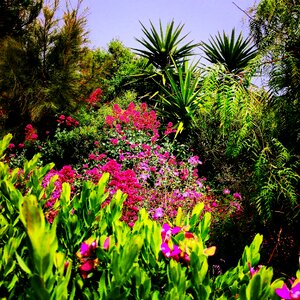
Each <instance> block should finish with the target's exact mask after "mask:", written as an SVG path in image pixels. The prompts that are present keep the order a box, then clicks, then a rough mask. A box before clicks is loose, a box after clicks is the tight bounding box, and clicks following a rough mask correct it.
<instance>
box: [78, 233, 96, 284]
mask: <svg viewBox="0 0 300 300" xmlns="http://www.w3.org/2000/svg"><path fill="white" fill-rule="evenodd" d="M97 247H98V241H97V239H94V238H93V237H91V238H89V239H88V240H86V241H85V242H83V243H82V244H81V246H80V250H79V251H78V252H77V253H76V256H77V257H78V259H79V261H80V267H79V272H80V274H81V276H82V278H83V279H86V278H87V277H88V275H89V274H90V273H91V272H92V271H93V270H94V269H95V268H96V267H97V266H98V264H99V260H98V258H97V257H96V249H97Z"/></svg>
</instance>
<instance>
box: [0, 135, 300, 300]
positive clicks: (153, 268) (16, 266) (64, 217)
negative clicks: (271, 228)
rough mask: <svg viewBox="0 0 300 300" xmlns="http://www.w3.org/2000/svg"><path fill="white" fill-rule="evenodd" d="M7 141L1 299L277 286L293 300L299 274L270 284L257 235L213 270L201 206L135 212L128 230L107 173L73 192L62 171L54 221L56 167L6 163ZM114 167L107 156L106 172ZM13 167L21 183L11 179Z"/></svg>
mask: <svg viewBox="0 0 300 300" xmlns="http://www.w3.org/2000/svg"><path fill="white" fill-rule="evenodd" d="M9 142H10V136H7V137H5V138H4V140H3V141H2V142H1V143H0V157H1V158H2V159H1V161H0V200H1V203H0V204H1V219H0V220H1V231H0V244H1V248H0V249H1V251H0V254H1V255H0V287H1V296H2V297H4V298H38V297H41V295H44V296H43V298H54V299H82V298H88V299H93V298H97V299H117V298H121V299H151V298H150V297H152V298H153V295H155V297H157V298H162V299H176V298H179V299H235V298H238V299H242V300H249V299H277V298H276V297H277V296H276V293H277V294H278V295H279V296H280V297H283V298H284V299H297V297H298V287H299V284H298V280H299V279H297V280H296V281H295V282H294V283H293V284H292V286H291V288H288V287H287V286H286V285H284V283H283V281H282V280H275V281H272V277H273V270H272V268H267V267H265V266H258V264H259V260H260V253H259V250H260V246H261V243H262V236H261V235H259V234H258V235H256V237H255V238H254V240H253V242H252V243H251V244H250V245H249V246H246V247H245V249H244V252H243V255H242V258H241V259H240V261H239V262H238V265H237V266H236V267H235V268H232V269H230V270H228V271H227V272H225V273H223V274H219V275H217V276H216V275H214V274H213V272H212V266H211V265H210V263H209V260H208V256H210V255H213V254H214V252H215V251H216V248H215V247H208V245H207V244H208V243H209V228H210V222H211V214H210V213H209V212H206V213H204V212H203V209H204V203H199V204H197V205H195V207H194V208H193V210H192V211H191V213H190V216H189V217H185V216H184V215H183V214H182V211H181V210H180V209H179V211H178V214H177V216H176V219H175V220H174V222H172V223H164V224H163V225H161V224H160V223H158V222H156V221H153V220H151V218H149V215H148V214H147V212H146V210H145V209H141V210H140V211H139V214H138V219H137V220H136V222H135V224H134V225H133V226H132V227H130V226H128V224H127V223H126V222H124V221H122V220H121V217H122V206H123V203H124V201H125V199H126V197H125V196H124V195H123V194H122V193H121V192H120V191H117V192H116V193H115V194H114V196H113V197H112V198H111V199H110V201H109V203H106V201H107V199H108V198H109V192H107V191H108V189H109V187H108V184H109V175H108V173H103V174H102V176H101V179H100V181H99V182H98V183H97V185H95V184H93V183H91V182H90V181H84V183H83V186H82V190H81V192H80V193H77V192H76V193H75V194H73V195H72V191H71V186H70V183H69V182H71V183H72V181H73V180H74V177H75V175H74V172H73V170H72V169H71V168H65V169H64V170H61V171H59V172H58V174H56V175H55V176H57V177H60V178H61V180H62V181H64V182H63V183H62V188H61V193H60V197H59V199H57V200H56V201H58V202H59V204H60V209H59V211H58V214H57V216H56V218H55V221H54V222H53V223H52V224H50V223H49V222H47V221H46V218H45V213H46V211H47V209H46V207H45V206H44V203H47V202H48V201H49V200H50V201H51V198H52V197H53V191H55V189H56V187H55V186H54V184H53V183H54V181H52V184H51V179H50V183H49V184H48V185H45V186H43V185H44V184H43V183H45V182H48V181H49V178H50V175H47V174H48V172H49V169H51V168H52V167H53V164H52V165H46V166H38V158H39V156H35V157H34V158H33V159H32V160H31V161H26V162H25V164H24V168H23V169H22V170H21V172H20V170H19V169H10V168H9V166H8V164H7V163H6V162H5V157H4V156H3V153H4V151H5V149H6V148H7V146H8V145H9ZM117 168H118V165H117V164H116V163H115V162H113V163H111V165H108V166H107V168H106V169H109V170H112V169H117ZM104 170H105V169H104ZM52 172H53V171H52ZM18 174H21V176H22V178H23V179H24V185H25V188H24V189H19V187H18V186H16V183H17V181H18V176H19V175H18ZM50 174H51V173H50ZM47 176H48V179H47ZM51 185H52V187H51ZM106 187H108V189H107V188H106ZM217 247H218V245H217ZM297 278H300V271H298V272H297ZM149 295H151V296H149Z"/></svg>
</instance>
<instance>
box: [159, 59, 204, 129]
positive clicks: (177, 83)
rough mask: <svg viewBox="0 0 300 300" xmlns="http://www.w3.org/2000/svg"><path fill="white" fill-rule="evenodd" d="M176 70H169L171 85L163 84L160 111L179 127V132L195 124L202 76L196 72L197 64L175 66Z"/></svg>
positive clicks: (168, 77)
mask: <svg viewBox="0 0 300 300" xmlns="http://www.w3.org/2000/svg"><path fill="white" fill-rule="evenodd" d="M175 67H176V72H175V73H174V72H170V71H167V72H166V75H167V79H168V83H169V87H166V86H161V89H162V91H163V94H161V95H159V96H160V104H161V107H160V111H161V112H162V115H163V116H164V117H165V118H166V119H168V120H170V121H172V122H173V123H174V124H175V125H176V127H177V133H179V132H181V131H182V130H183V129H185V128H188V127H190V126H191V125H192V124H193V119H194V116H195V112H196V110H197V109H198V108H199V101H198V95H199V93H200V90H199V89H198V83H199V80H200V77H199V76H198V75H197V73H196V72H195V68H196V66H188V63H187V62H185V63H184V65H183V66H175Z"/></svg>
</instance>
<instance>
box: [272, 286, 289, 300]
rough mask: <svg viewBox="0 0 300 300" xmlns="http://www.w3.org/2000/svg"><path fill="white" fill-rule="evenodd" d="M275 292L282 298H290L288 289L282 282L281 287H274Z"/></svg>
mask: <svg viewBox="0 0 300 300" xmlns="http://www.w3.org/2000/svg"><path fill="white" fill-rule="evenodd" d="M275 293H276V294H277V295H278V296H279V297H281V298H283V299H291V296H290V290H289V289H288V288H287V286H286V284H283V286H282V288H280V289H276V290H275Z"/></svg>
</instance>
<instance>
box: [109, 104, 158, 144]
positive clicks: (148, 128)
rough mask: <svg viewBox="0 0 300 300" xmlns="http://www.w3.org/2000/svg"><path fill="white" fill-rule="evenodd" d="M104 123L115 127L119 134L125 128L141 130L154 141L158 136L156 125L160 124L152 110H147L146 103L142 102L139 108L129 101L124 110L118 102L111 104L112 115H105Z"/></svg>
mask: <svg viewBox="0 0 300 300" xmlns="http://www.w3.org/2000/svg"><path fill="white" fill-rule="evenodd" d="M105 122H106V125H108V126H109V127H110V128H113V127H114V128H115V130H116V132H117V133H119V134H121V135H122V133H124V130H126V129H132V130H137V131H140V130H143V131H145V132H146V133H147V135H148V136H149V137H150V136H151V134H152V136H151V141H152V142H153V143H154V142H156V140H157V139H158V138H159V134H158V127H159V125H160V123H159V121H158V120H157V118H156V113H155V111H154V110H151V111H148V110H147V104H146V103H142V104H141V105H140V109H137V107H136V106H135V105H134V103H133V102H131V103H130V104H129V105H128V108H127V109H126V110H122V109H121V108H120V106H119V105H118V104H115V105H114V106H113V115H112V116H107V117H106V120H105Z"/></svg>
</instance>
